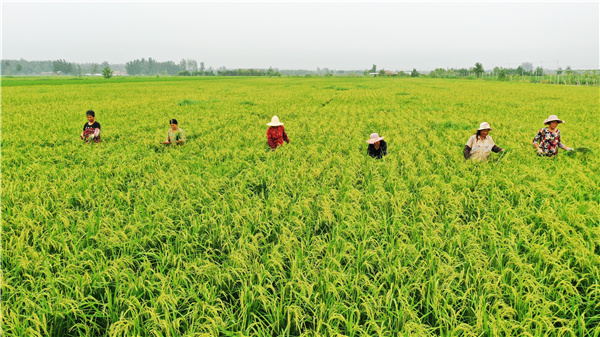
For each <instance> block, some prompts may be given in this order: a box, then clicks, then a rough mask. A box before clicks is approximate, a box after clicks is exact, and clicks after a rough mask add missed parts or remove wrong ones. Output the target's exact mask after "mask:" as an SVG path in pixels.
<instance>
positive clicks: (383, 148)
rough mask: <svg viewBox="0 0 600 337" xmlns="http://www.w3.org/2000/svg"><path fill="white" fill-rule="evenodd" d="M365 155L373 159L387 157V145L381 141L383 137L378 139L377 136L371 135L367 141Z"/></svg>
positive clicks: (375, 134)
mask: <svg viewBox="0 0 600 337" xmlns="http://www.w3.org/2000/svg"><path fill="white" fill-rule="evenodd" d="M367 144H369V146H368V147H367V154H368V155H369V156H371V157H373V158H377V159H381V158H383V156H385V155H387V143H386V142H385V140H383V137H379V134H377V133H372V134H371V137H370V138H369V139H368V140H367Z"/></svg>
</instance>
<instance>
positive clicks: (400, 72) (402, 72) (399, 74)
mask: <svg viewBox="0 0 600 337" xmlns="http://www.w3.org/2000/svg"><path fill="white" fill-rule="evenodd" d="M398 76H402V77H404V76H406V73H405V72H404V71H402V70H400V71H399V72H398Z"/></svg>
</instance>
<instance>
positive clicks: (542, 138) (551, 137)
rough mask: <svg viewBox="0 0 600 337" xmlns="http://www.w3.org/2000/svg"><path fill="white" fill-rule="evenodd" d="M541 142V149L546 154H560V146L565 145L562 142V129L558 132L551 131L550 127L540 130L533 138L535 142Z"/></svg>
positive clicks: (551, 155)
mask: <svg viewBox="0 0 600 337" xmlns="http://www.w3.org/2000/svg"><path fill="white" fill-rule="evenodd" d="M536 143H539V146H540V149H542V151H543V152H544V154H543V155H544V156H548V157H553V156H556V155H557V154H558V148H559V147H565V146H564V145H563V143H561V142H560V130H558V129H556V132H552V131H550V130H549V129H548V128H543V129H540V131H538V133H537V135H535V137H534V138H533V144H536Z"/></svg>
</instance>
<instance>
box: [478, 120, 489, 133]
mask: <svg viewBox="0 0 600 337" xmlns="http://www.w3.org/2000/svg"><path fill="white" fill-rule="evenodd" d="M491 129H492V128H491V127H490V123H488V122H483V123H481V124H479V129H477V131H481V130H491Z"/></svg>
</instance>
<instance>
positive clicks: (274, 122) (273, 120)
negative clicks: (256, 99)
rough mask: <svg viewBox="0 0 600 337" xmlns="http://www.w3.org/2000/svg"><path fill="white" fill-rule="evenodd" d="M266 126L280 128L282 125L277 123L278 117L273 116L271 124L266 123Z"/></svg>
mask: <svg viewBox="0 0 600 337" xmlns="http://www.w3.org/2000/svg"><path fill="white" fill-rule="evenodd" d="M267 125H268V126H280V125H283V123H281V122H280V121H279V117H277V116H273V118H271V122H270V123H267Z"/></svg>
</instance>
